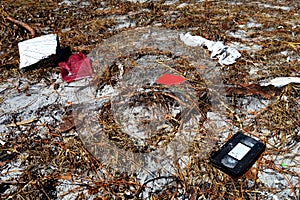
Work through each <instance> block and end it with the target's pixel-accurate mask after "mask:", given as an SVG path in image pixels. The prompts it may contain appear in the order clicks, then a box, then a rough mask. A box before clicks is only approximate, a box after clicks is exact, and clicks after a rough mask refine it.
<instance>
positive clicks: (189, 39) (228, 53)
mask: <svg viewBox="0 0 300 200" xmlns="http://www.w3.org/2000/svg"><path fill="white" fill-rule="evenodd" d="M179 36H180V40H181V41H183V42H184V43H185V44H186V45H188V46H192V47H196V46H203V47H207V49H208V50H209V51H211V58H212V59H215V58H217V59H219V61H218V62H219V63H220V64H221V65H231V64H233V63H235V62H236V59H238V58H239V57H241V54H240V53H239V51H238V50H237V49H235V48H232V47H229V46H225V45H224V44H223V42H221V41H217V42H214V41H210V40H207V39H205V38H203V37H201V36H192V35H191V34H190V33H186V34H183V33H181V34H180V35H179Z"/></svg>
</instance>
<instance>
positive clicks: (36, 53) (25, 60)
mask: <svg viewBox="0 0 300 200" xmlns="http://www.w3.org/2000/svg"><path fill="white" fill-rule="evenodd" d="M18 47H19V53H20V66H19V68H20V69H22V68H24V67H28V66H30V65H33V64H35V63H37V62H39V61H40V60H42V59H44V58H47V57H49V56H50V55H52V54H56V50H57V48H58V37H57V35H56V34H49V35H44V36H40V37H36V38H33V39H29V40H25V41H23V42H19V43H18Z"/></svg>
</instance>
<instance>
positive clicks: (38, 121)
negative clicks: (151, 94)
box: [0, 0, 300, 199]
mask: <svg viewBox="0 0 300 200" xmlns="http://www.w3.org/2000/svg"><path fill="white" fill-rule="evenodd" d="M299 6H300V5H299V3H297V2H296V1H280V2H275V1H252V2H247V3H245V2H241V1H226V2H223V1H188V2H186V1H179V0H177V1H176V0H175V1H102V2H101V3H97V2H94V1H59V2H49V3H47V4H46V3H35V2H32V1H28V2H27V3H25V4H24V3H23V1H13V2H11V1H7V0H6V1H3V3H2V2H1V7H0V13H1V16H0V18H1V25H0V28H1V29H0V35H1V37H0V38H1V40H0V44H1V50H0V58H1V61H0V71H1V72H0V82H1V86H0V103H1V105H0V147H1V148H0V170H1V175H0V188H1V189H0V191H1V198H3V199H32V198H34V199H172V198H173V199H298V198H299V185H300V175H299V174H300V169H299V167H298V166H299V162H300V161H299V153H300V145H299V131H300V128H299V127H300V126H299V121H300V114H299V113H300V112H299V111H300V95H299V85H297V84H289V85H287V86H284V87H282V88H274V87H267V88H262V87H259V85H260V84H261V83H265V82H268V81H269V80H271V79H272V78H275V77H284V76H293V77H295V76H296V77H297V76H298V77H299V73H300V72H299V59H300V57H299V46H300V45H299V42H300V38H299V35H300V34H299V31H300V25H299V19H300V17H299V12H298V10H299ZM8 16H11V17H14V18H15V19H18V20H20V21H23V22H26V23H27V24H29V25H30V26H31V27H33V29H34V30H35V36H39V35H44V34H49V33H57V34H58V36H59V39H60V45H61V47H68V46H69V47H70V48H71V50H72V52H74V53H75V52H79V51H82V52H84V53H85V54H87V55H88V56H89V57H91V58H92V59H93V61H97V60H98V61H99V60H100V61H101V62H102V61H103V60H105V62H104V63H105V64H103V63H102V65H103V66H104V69H102V68H101V66H102V65H94V66H93V69H94V72H95V75H96V76H95V77H93V78H88V79H82V80H78V81H75V82H72V83H66V82H64V81H63V80H62V79H61V77H60V75H59V69H58V67H57V62H58V60H59V59H60V60H62V59H64V60H65V59H66V57H60V58H57V57H53V58H51V59H48V60H46V61H43V62H41V63H39V64H37V65H36V66H33V67H31V68H30V69H28V70H19V69H18V62H19V55H18V50H17V43H18V42H20V41H23V40H25V39H29V38H32V34H31V33H30V32H29V31H27V30H26V29H24V28H23V27H21V26H19V25H18V24H16V23H13V22H11V21H10V20H8V19H7V17H8ZM142 27H161V28H163V30H172V31H175V32H176V33H186V32H191V34H193V35H200V36H202V37H205V38H207V39H209V40H211V41H223V42H224V43H225V44H226V45H228V46H230V47H233V48H236V49H238V50H239V52H240V53H241V55H242V56H241V58H240V59H238V60H237V62H236V63H235V64H232V65H229V66H222V65H220V64H219V63H218V62H217V60H213V59H211V58H210V52H209V51H208V50H206V49H205V48H203V47H197V48H196V49H193V52H196V53H194V54H192V53H190V54H183V53H180V52H190V51H188V50H187V51H186V50H183V49H185V48H187V47H185V46H184V44H181V43H180V40H178V41H177V42H176V43H174V44H173V45H175V46H174V48H170V45H169V43H170V41H172V42H173V41H175V39H174V38H172V37H163V36H166V35H168V32H165V31H156V34H158V35H160V36H162V39H161V44H160V43H158V44H157V45H158V47H157V46H156V47H157V48H158V49H160V50H161V51H162V52H165V53H161V52H160V53H159V52H157V51H155V49H147V51H146V53H145V52H143V51H145V49H144V46H143V44H144V43H143V42H144V41H143V40H141V39H140V37H139V32H140V31H139V30H140V28H142ZM128 30H129V32H127V31H128ZM135 31H136V32H135ZM127 33H128V34H127ZM129 33H130V34H129ZM128 41H131V42H132V41H134V42H136V44H135V48H132V46H130V45H128V44H129V42H128ZM153 41H155V39H154V40H151V42H153ZM179 44H180V45H179ZM168 45H169V46H168ZM136 47H138V48H136ZM166 47H167V48H166ZM176 48H178V49H176ZM174 49H176V50H174ZM141 50H143V51H141ZM147 52H148V53H147ZM176 52H177V54H176ZM178 52H179V54H178ZM150 55H152V56H150ZM176 56H177V57H176ZM157 61H159V62H157ZM94 63H95V62H94ZM132 65H135V66H136V71H135V70H132V68H131V66H132ZM148 65H151V66H156V67H158V69H164V70H165V71H160V70H159V71H155V70H157V69H156V68H154V69H153V68H150V69H145V72H144V71H143V70H142V72H141V71H139V70H138V69H140V68H139V67H141V69H144V67H145V66H148ZM166 66H169V67H170V66H171V67H170V68H168V67H167V69H165V68H166ZM195 66H196V69H197V70H196V71H197V72H199V73H202V74H201V76H200V77H201V81H200V79H197V80H198V81H195V84H196V86H195V85H193V84H192V82H193V81H189V82H187V85H184V86H183V88H181V89H180V88H179V89H178V88H177V89H174V90H172V89H170V90H171V92H173V93H176V92H177V93H179V94H181V93H182V91H183V95H182V96H183V97H182V96H180V98H181V99H180V98H179V100H181V101H184V100H185V99H184V97H185V95H187V94H190V93H192V92H194V91H195V88H198V89H199V88H202V85H201V84H202V83H203V81H204V83H205V84H206V87H207V89H208V91H209V92H208V99H209V102H210V103H208V104H209V107H210V108H209V109H204V108H203V107H201V108H203V109H204V110H205V111H204V112H205V120H203V119H200V120H199V119H198V118H197V116H198V115H196V114H195V115H194V116H195V119H197V120H198V121H200V122H201V123H199V124H197V125H198V126H197V127H196V129H197V130H192V129H191V125H188V124H189V123H190V124H192V125H193V127H194V124H193V123H194V122H189V121H185V122H180V123H179V124H181V125H182V126H183V127H184V128H183V129H181V130H183V131H182V132H181V133H182V134H184V135H187V134H188V133H192V132H197V133H199V134H201V136H202V137H200V138H197V137H196V136H197V134H196V136H195V137H194V135H189V138H188V139H191V137H192V138H193V141H194V140H195V141H196V142H195V143H193V142H192V146H191V147H192V149H193V150H191V151H189V152H188V154H180V155H179V156H178V155H177V157H176V156H174V155H175V154H173V153H172V150H174V149H172V148H170V149H168V148H166V149H163V148H162V147H159V148H158V149H160V150H161V152H163V155H162V154H158V157H155V156H149V157H147V156H146V157H142V158H141V157H139V159H142V160H143V159H144V161H145V160H146V161H145V163H147V165H144V164H142V165H141V164H139V163H138V162H137V160H135V159H132V158H131V157H130V156H132V155H131V154H128V155H126V156H127V157H125V156H124V154H122V152H120V151H117V150H116V148H115V147H111V146H110V143H109V140H105V138H110V140H111V141H115V140H116V139H118V137H120V132H121V131H119V130H115V129H114V130H112V129H110V126H109V125H110V124H112V125H114V123H116V122H119V123H121V124H122V123H123V124H124V123H125V125H126V123H129V124H130V123H131V122H132V123H133V125H134V123H136V122H137V119H138V120H140V119H142V118H143V119H144V118H145V116H151V117H152V118H151V119H159V120H164V119H163V118H159V117H157V118H156V117H155V116H153V115H151V114H149V113H151V112H147V111H146V110H147V109H146V108H147V106H149V105H146V104H144V101H142V100H141V98H139V99H137V100H135V101H137V102H140V104H139V105H137V106H136V109H137V110H135V112H138V113H143V114H141V115H137V116H138V117H132V116H135V115H134V112H133V111H132V110H131V111H128V110H127V111H126V109H124V108H123V107H120V108H119V107H114V108H113V109H115V110H117V111H119V112H117V113H121V112H120V111H122V112H123V113H122V115H121V114H117V115H116V119H117V120H116V121H109V120H108V119H111V118H110V115H109V114H107V113H106V114H105V113H104V114H103V110H104V111H107V106H109V105H110V104H108V102H109V99H114V100H113V103H112V104H111V105H112V106H114V105H119V104H118V103H120V102H123V101H124V99H126V98H124V96H122V95H123V94H124V93H122V92H125V94H126V95H127V94H131V93H134V92H136V91H135V89H136V88H135V87H133V89H132V88H131V89H128V90H126V89H127V88H130V87H129V85H130V84H132V83H133V84H135V83H136V84H137V85H138V86H139V87H138V88H141V87H144V85H143V81H150V82H151V83H153V82H154V80H155V79H156V78H157V77H156V75H158V74H159V73H166V72H168V73H171V72H172V71H174V70H175V71H176V72H177V73H179V74H182V75H184V76H185V77H186V78H188V79H189V80H194V79H196V78H195V77H197V76H196V75H194V74H195V73H196V72H195V71H193V70H192V69H194V68H193V67H195ZM168 70H171V71H168ZM122 71H123V72H122ZM124 71H125V72H126V73H124ZM153 71H154V72H155V73H153ZM156 73H157V74H156ZM124 74H127V75H124ZM128 74H129V75H128ZM130 75H131V76H130ZM126 77H127V78H126ZM96 78H98V79H96ZM198 78H199V77H198ZM127 79H129V80H130V81H129V82H128V81H124V80H127ZM118 80H123V82H122V81H121V82H120V83H122V84H125V86H126V89H124V87H121V86H122V84H119V85H118V84H116V83H118ZM141 80H143V81H141ZM114 83H115V85H114ZM197 84H198V85H197ZM199 84H200V85H201V87H200V86H199ZM85 86H88V87H85ZM123 86H124V85H123ZM151 86H153V85H151ZM191 88H192V89H191ZM228 88H231V90H228ZM144 90H145V91H146V92H148V90H147V89H145V88H144ZM178 90H179V91H178ZM145 91H144V92H145ZM191 91H192V92H191ZM126 92H127V93H126ZM139 92H140V91H139ZM155 92H156V91H155ZM164 92H166V90H163V94H164ZM168 92H170V91H169V90H168ZM177 93H176V94H177ZM116 94H119V95H120V97H121V100H120V99H118V98H117V100H116V99H115V96H117V95H116ZM196 94H198V95H199V94H202V93H199V92H196ZM126 95H125V96H126ZM126 97H127V96H126ZM216 97H218V98H216ZM158 98H159V97H158ZM164 98H165V97H164ZM174 99H175V100H178V98H177V99H176V98H173V100H174ZM188 100H190V99H188ZM82 102H84V106H82ZM127 104H128V102H127ZM127 104H126V105H127ZM151 105H152V104H151ZM153 105H154V104H153ZM153 105H152V106H153ZM166 105H167V104H166ZM167 106H169V105H167ZM172 106H173V107H172ZM172 106H171V107H170V108H171V109H170V110H171V111H172V112H170V113H168V112H167V111H166V112H165V113H163V114H162V113H160V114H161V115H165V114H168V115H170V116H171V117H173V118H176V113H178V112H179V111H178V110H180V109H183V108H182V107H180V106H179V107H176V104H175V106H174V105H172ZM148 108H149V107H148ZM185 109H186V108H185ZM161 110H163V109H161ZM130 112H132V113H131V115H129V119H131V121H130V120H129V121H128V122H126V120H125V121H124V119H123V118H122V117H124V116H125V118H126V115H127V114H128V113H130ZM124 113H125V114H124ZM100 114H102V115H100ZM99 116H100V118H99ZM101 116H106V118H102V119H101ZM198 117H199V116H198ZM99 119H100V122H101V123H99ZM118 120H119V121H118ZM138 122H139V121H138ZM171 122H174V123H175V122H176V121H174V120H173V121H171ZM99 124H100V125H99ZM103 124H105V125H106V126H104V125H103ZM131 125H132V124H131ZM159 125H164V126H165V124H164V123H161V124H159ZM111 127H113V126H111ZM157 127H158V126H157ZM172 127H173V126H165V127H160V129H159V130H163V129H165V130H168V131H169V132H172V130H173V129H172ZM174 127H176V123H175V125H174ZM174 127H173V128H174ZM107 130H108V136H107V137H103V138H104V140H101V141H99V144H96V145H95V146H96V147H97V145H98V147H99V146H100V147H101V148H102V149H100V150H97V151H93V149H92V147H91V146H92V145H91V144H89V143H88V142H87V138H91V137H94V140H95V139H96V141H97V139H99V138H98V135H97V134H98V133H102V132H105V131H107ZM125 130H128V129H125ZM141 130H142V131H141ZM238 130H242V131H243V132H244V133H245V134H247V135H249V136H252V137H254V138H256V139H258V140H260V141H262V142H264V143H265V144H266V146H267V149H266V151H265V152H264V154H263V155H262V157H261V158H260V159H259V160H258V161H257V162H256V164H255V165H254V166H253V167H252V168H251V169H250V170H249V171H248V172H247V173H246V174H245V175H244V176H242V177H241V178H239V179H232V178H231V177H230V176H228V175H226V174H225V173H223V172H221V171H219V170H218V169H216V168H214V167H213V166H212V165H211V164H210V163H209V162H208V157H209V155H210V153H211V152H212V151H213V150H215V149H218V148H219V147H220V145H222V144H223V143H224V142H225V141H226V140H227V139H228V138H229V137H230V135H232V134H234V133H236V132H237V131H238ZM109 131H110V132H109ZM139 131H140V132H139ZM143 131H144V130H143V129H138V128H137V129H136V130H135V134H136V135H135V136H137V135H138V134H141V133H144V132H143ZM105 133H106V132H105ZM115 133H116V134H117V135H112V134H115ZM109 134H110V135H109ZM118 134H119V135H118ZM199 134H198V135H199ZM100 135H101V134H100ZM112 136H114V138H115V140H114V139H112V138H113V137H112ZM142 136H143V137H142V139H140V140H139V141H138V142H137V144H138V145H140V146H141V145H144V144H145V143H146V144H147V140H143V138H145V137H146V135H142ZM168 137H173V136H171V135H168ZM168 137H167V138H168ZM103 138H102V139H103ZM100 139H101V138H100ZM127 139H128V138H127ZM154 139H155V137H154ZM181 139H182V138H180V137H179V138H177V140H178V141H179V140H181ZM184 139H185V140H186V139H187V138H184ZM94 140H89V141H94ZM177 140H176V138H175V140H174V141H177ZM103 141H104V142H103ZM145 141H146V142H145ZM101 142H102V143H101ZM92 144H94V142H92ZM176 144H178V143H176ZM151 145H153V143H150V146H151ZM159 145H161V144H159ZM162 145H163V144H162ZM193 145H194V146H193ZM179 146H180V145H179ZM158 151H159V150H158ZM179 152H181V151H179ZM185 153H186V152H185ZM168 154H169V155H168ZM117 156H119V157H118V158H116V157H117ZM122 156H124V158H126V159H123V158H122ZM159 156H160V157H159ZM163 156H166V158H165V159H162V158H164V157H163ZM157 158H159V159H157ZM147 159H148V160H147ZM113 161H114V162H117V165H115V164H114V163H113ZM121 161H122V162H123V163H122V162H121ZM122 166H123V167H124V168H122ZM125 166H126V167H125ZM128 167H129V170H128Z"/></svg>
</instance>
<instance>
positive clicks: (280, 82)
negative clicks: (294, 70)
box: [260, 77, 300, 87]
mask: <svg viewBox="0 0 300 200" xmlns="http://www.w3.org/2000/svg"><path fill="white" fill-rule="evenodd" d="M290 83H300V77H277V78H274V79H272V80H271V81H269V82H267V83H261V84H260V85H261V86H268V85H273V86H275V87H283V86H286V85H288V84H290Z"/></svg>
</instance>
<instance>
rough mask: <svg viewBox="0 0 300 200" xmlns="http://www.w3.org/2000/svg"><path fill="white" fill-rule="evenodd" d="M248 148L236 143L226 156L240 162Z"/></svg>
mask: <svg viewBox="0 0 300 200" xmlns="http://www.w3.org/2000/svg"><path fill="white" fill-rule="evenodd" d="M250 149H251V148H250V147H248V146H246V145H244V144H242V143H238V144H237V145H236V146H235V147H234V148H233V149H232V150H231V151H230V152H229V153H228V155H230V156H231V157H233V158H235V159H238V160H242V159H243V158H244V156H245V155H246V154H247V153H248V152H249V151H250Z"/></svg>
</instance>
